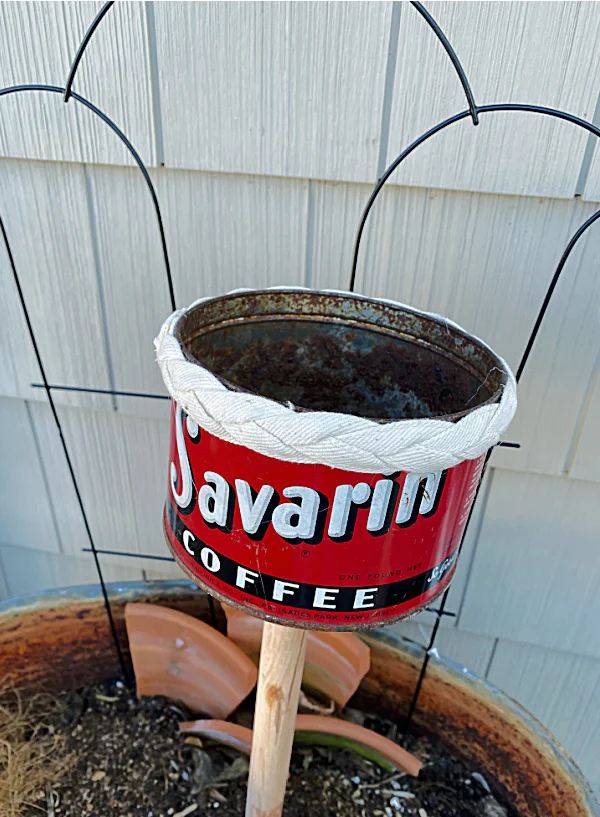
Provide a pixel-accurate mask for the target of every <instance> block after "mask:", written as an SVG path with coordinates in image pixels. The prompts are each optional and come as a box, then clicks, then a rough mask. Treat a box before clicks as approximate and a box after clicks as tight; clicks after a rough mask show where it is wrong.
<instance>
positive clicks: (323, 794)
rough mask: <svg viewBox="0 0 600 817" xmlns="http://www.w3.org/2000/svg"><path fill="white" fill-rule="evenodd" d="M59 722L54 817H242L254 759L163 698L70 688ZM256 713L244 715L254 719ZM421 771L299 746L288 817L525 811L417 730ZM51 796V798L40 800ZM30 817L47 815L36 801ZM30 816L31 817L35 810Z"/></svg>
mask: <svg viewBox="0 0 600 817" xmlns="http://www.w3.org/2000/svg"><path fill="white" fill-rule="evenodd" d="M60 711H61V714H60V715H59V716H57V717H56V723H55V724H53V728H54V729H56V730H57V731H58V732H60V733H62V734H64V735H65V737H66V749H67V751H68V752H69V753H70V754H71V757H72V765H71V766H70V771H69V772H68V773H67V775H66V776H65V777H63V778H62V779H61V780H60V781H57V782H55V783H52V784H50V785H49V787H48V788H47V790H46V792H40V795H39V796H40V803H39V805H40V807H41V808H42V811H43V812H44V813H47V814H49V815H50V814H52V815H53V817H85V815H86V814H89V815H94V817H188V815H190V816H191V815H194V817H204V815H215V817H241V815H243V814H244V804H245V800H246V792H247V770H248V759H247V758H246V757H245V756H243V755H240V754H239V753H237V752H235V751H233V750H229V749H225V748H223V747H218V746H215V745H210V744H208V743H206V742H204V743H202V742H201V741H200V740H198V739H197V738H189V737H188V738H187V741H186V739H185V738H184V737H183V736H182V735H180V733H179V731H178V723H179V721H181V720H184V719H185V720H187V719H189V714H188V713H186V712H184V711H182V710H180V709H179V708H178V707H176V706H174V705H172V704H169V702H168V701H166V700H165V699H163V698H147V699H143V700H141V701H138V700H137V699H136V698H135V697H134V696H133V695H132V694H131V693H130V692H128V691H127V690H126V689H125V688H124V686H123V685H122V684H121V683H120V682H112V683H108V684H102V685H99V686H96V687H93V688H91V689H88V690H84V691H82V692H81V693H76V694H70V695H65V696H63V698H62V699H61V707H60ZM348 715H349V716H350V719H351V720H355V721H357V722H360V723H361V724H364V725H365V726H367V727H368V728H371V729H375V730H376V731H378V732H381V733H382V734H385V735H387V736H388V737H391V738H395V736H396V734H397V727H396V726H395V724H393V723H392V722H391V721H385V720H382V719H380V718H376V717H374V716H370V715H368V714H364V713H362V712H358V711H356V710H348ZM250 718H251V714H250V713H249V712H247V713H243V712H242V713H240V716H239V720H240V722H244V723H245V724H246V725H247V723H248V720H249V719H250ZM405 746H406V748H407V749H408V750H409V751H411V752H413V753H414V754H416V755H417V756H418V757H419V758H420V759H421V760H422V761H423V763H424V765H423V768H422V770H421V773H420V775H419V777H418V778H413V777H410V776H408V775H403V774H397V775H390V774H389V773H388V772H385V771H384V770H382V769H381V768H379V767H378V766H375V765H374V764H372V763H370V762H368V761H366V760H364V759H363V758H361V757H358V756H357V755H355V754H353V753H352V752H350V751H348V750H345V749H338V748H329V747H327V748H326V747H319V746H298V747H295V748H294V752H293V756H292V763H291V773H290V779H289V782H288V787H287V794H286V801H285V808H284V817H307V816H308V817H398V816H399V815H402V816H404V815H407V816H408V815H414V817H518V816H517V815H515V814H514V813H513V812H511V811H510V810H508V809H506V808H505V807H503V806H502V805H501V804H500V803H499V801H498V800H497V799H496V797H495V796H494V795H493V794H491V793H490V792H489V791H488V786H487V782H486V780H485V777H484V776H483V775H481V774H478V773H477V771H476V770H474V769H471V768H469V767H467V766H466V765H465V764H464V763H463V762H461V761H460V760H458V759H457V758H456V757H453V756H452V755H451V754H450V753H449V752H448V751H447V750H446V749H445V748H444V747H443V746H441V745H440V744H438V743H435V742H432V741H431V740H429V739H427V738H424V737H419V738H417V737H411V738H409V740H408V743H407V744H405ZM41 801H43V802H41ZM30 814H31V817H33V815H34V814H35V815H39V814H40V811H39V809H38V808H36V809H34V808H32V809H31V811H30ZM27 817H29V815H27Z"/></svg>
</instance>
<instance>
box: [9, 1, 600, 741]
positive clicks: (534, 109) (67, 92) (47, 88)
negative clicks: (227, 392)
mask: <svg viewBox="0 0 600 817" xmlns="http://www.w3.org/2000/svg"><path fill="white" fill-rule="evenodd" d="M113 5H114V2H106V3H105V4H104V5H103V6H102V8H101V9H100V11H99V12H98V14H97V15H96V17H95V18H94V19H93V21H92V23H91V25H90V26H89V28H88V30H87V31H86V33H85V35H84V37H83V39H82V41H81V43H80V45H79V47H78V49H77V52H76V54H75V57H74V59H73V62H72V64H71V67H70V70H69V75H68V78H67V82H66V84H65V87H64V88H61V87H59V86H51V85H20V86H12V87H7V88H3V89H0V97H2V96H7V95H10V94H17V93H26V92H35V91H37V92H42V93H54V94H56V93H59V94H62V95H63V100H64V102H66V103H67V102H68V101H69V100H70V99H74V100H75V101H76V102H77V103H79V104H81V105H83V106H84V107H86V108H87V109H88V110H90V111H91V112H92V113H94V114H95V115H96V116H97V117H99V118H100V119H101V121H103V122H104V123H105V124H106V125H107V126H108V127H109V128H110V129H111V130H112V131H113V133H115V135H116V136H117V137H118V138H119V139H120V141H121V142H122V143H123V144H124V146H125V147H126V149H127V150H128V151H129V153H130V155H131V156H132V157H133V159H134V160H135V162H136V164H137V166H138V168H139V170H140V172H141V173H142V176H143V178H144V180H145V182H146V185H147V187H148V191H149V193H150V196H151V198H152V202H153V206H154V211H155V216H156V221H157V226H158V230H159V234H160V240H161V248H162V254H163V260H164V266H165V273H166V277H167V284H168V290H169V299H170V305H171V308H172V310H175V308H176V302H175V291H174V285H173V279H172V274H171V266H170V262H169V254H168V250H167V242H166V236H165V230H164V224H163V220H162V214H161V210H160V205H159V202H158V197H157V195H156V191H155V188H154V185H153V183H152V180H151V178H150V175H149V173H148V170H147V168H146V167H145V165H144V163H143V161H142V159H141V157H140V155H139V154H138V152H137V151H136V149H135V148H134V147H133V145H132V144H131V142H130V141H129V139H128V138H127V136H126V135H125V134H124V133H123V131H122V130H121V129H120V128H119V127H118V126H117V125H116V124H115V123H114V122H113V121H112V120H111V119H110V118H109V117H108V116H107V115H106V114H105V113H104V112H103V111H101V110H100V109H99V108H98V107H96V106H95V105H94V104H93V103H92V102H90V101H89V100H87V99H85V98H84V97H82V96H80V95H79V94H77V93H75V92H74V91H73V90H72V87H73V83H74V80H75V77H76V74H77V70H78V68H79V66H80V63H81V60H82V58H83V55H84V52H85V50H86V48H87V46H88V45H89V43H90V41H91V39H92V37H93V35H94V33H95V32H96V30H97V29H98V27H99V25H100V23H101V22H102V20H103V19H104V17H105V16H106V15H107V13H108V12H109V11H110V9H111V7H112V6H113ZM411 5H412V6H413V7H414V8H415V9H416V10H417V11H418V13H419V14H420V15H421V16H422V17H423V19H424V20H425V21H426V23H427V24H428V25H429V27H430V28H431V30H432V31H433V32H434V34H435V36H436V37H437V39H438V40H439V41H440V43H441V45H442V46H443V48H444V50H445V51H446V53H447V55H448V58H449V59H450V61H451V63H452V65H453V67H454V69H455V71H456V74H457V76H458V78H459V80H460V82H461V85H462V88H463V90H464V92H465V96H466V100H467V105H468V108H467V110H465V111H461V112H460V113H457V114H454V115H453V116H451V117H449V118H448V119H445V120H443V121H442V122H439V123H438V124H437V125H434V126H433V127H432V128H430V129H429V130H428V131H426V132H425V133H423V134H422V135H421V136H419V137H418V138H417V139H415V140H414V141H413V142H412V143H411V144H410V145H409V146H408V147H407V148H405V149H404V150H403V151H402V152H401V153H400V154H399V155H398V156H397V157H396V159H394V161H393V162H391V163H390V165H389V166H388V167H387V168H386V170H385V171H384V173H383V174H382V176H381V177H380V178H379V180H378V181H377V183H376V185H375V187H374V189H373V192H372V193H371V195H370V197H369V199H368V201H367V203H366V205H365V208H364V210H363V213H362V215H361V218H360V221H359V225H358V229H357V233H356V238H355V244H354V253H353V260H352V268H351V274H350V286H349V289H350V291H351V292H352V291H354V287H355V284H356V274H357V268H358V259H359V252H360V245H361V240H362V237H363V234H364V229H365V226H366V222H367V218H368V216H369V214H370V212H371V210H372V208H373V206H374V204H375V201H376V200H377V197H378V196H379V194H380V193H381V191H382V189H383V187H384V185H385V183H386V182H387V181H388V179H389V178H390V176H391V175H392V174H393V173H394V171H395V170H396V169H397V168H398V167H399V165H400V164H401V163H402V162H403V161H404V160H405V159H406V158H407V157H408V156H409V155H410V154H411V153H413V151H414V150H416V148H418V147H419V146H420V145H422V144H424V143H425V142H426V141H427V140H429V139H430V138H431V137H433V136H435V135H436V134H438V133H440V132H441V131H443V130H444V129H445V128H447V127H449V126H450V125H454V124H456V123H458V122H460V121H461V120H463V119H466V118H468V117H470V118H471V120H472V123H473V125H474V126H477V125H478V124H479V122H480V114H487V113H498V112H522V113H534V114H538V115H542V116H550V117H554V118H556V119H562V120H564V121H567V122H570V123H572V124H574V125H576V126H577V127H580V128H583V129H584V130H587V131H588V132H589V133H592V134H594V135H595V136H600V129H599V128H597V127H596V126H595V125H593V124H592V123H590V122H587V121H586V120H584V119H581V118H579V117H577V116H574V115H573V114H570V113H568V112H566V111H562V110H559V109H555V108H547V107H543V106H538V105H527V104H518V103H500V104H493V105H482V106H479V105H477V104H476V102H475V98H474V95H473V92H472V89H471V85H470V83H469V81H468V78H467V75H466V73H465V71H464V69H463V66H462V65H461V63H460V60H459V59H458V56H457V54H456V52H455V51H454V49H453V48H452V45H451V44H450V42H449V40H448V38H447V37H446V35H445V34H444V32H443V31H442V29H441V27H440V26H439V24H438V23H437V21H436V20H435V19H434V18H433V17H432V15H431V14H430V13H429V11H427V9H426V8H425V7H424V6H423V4H422V3H420V2H411ZM599 218H600V210H599V211H598V212H596V213H594V214H593V215H592V216H590V217H589V218H588V219H587V220H586V221H585V222H584V224H582V225H581V227H580V228H579V229H578V230H577V231H576V233H575V234H574V235H573V237H572V238H571V240H570V241H569V243H568V245H567V247H566V248H565V250H564V252H563V254H562V256H561V258H560V260H559V262H558V265H557V267H556V269H555V271H554V275H553V277H552V279H551V281H550V283H549V286H548V289H547V291H546V294H545V297H544V300H543V302H542V305H541V307H540V310H539V312H538V314H537V317H536V320H535V323H534V326H533V328H532V330H531V333H530V335H529V338H528V341H527V344H526V347H525V350H524V352H523V355H522V357H521V360H520V362H519V365H518V368H517V372H516V378H517V381H518V380H520V378H521V377H522V374H523V371H524V369H525V366H526V365H527V362H528V360H529V357H530V355H531V351H532V349H533V346H534V343H535V341H536V339H537V337H538V334H539V331H540V328H541V325H542V322H543V320H544V316H545V315H546V312H547V310H548V307H549V304H550V301H551V298H552V296H553V294H554V291H555V289H556V286H557V284H558V281H559V279H560V276H561V274H562V272H563V270H564V267H565V265H566V262H567V260H568V258H569V256H570V254H571V252H572V251H573V249H574V247H575V246H576V244H577V242H578V241H579V239H580V238H581V237H582V236H583V234H584V233H585V232H586V231H587V230H588V229H589V228H590V227H591V226H592V224H594V223H595V222H596V221H597V220H598V219H599ZM0 232H1V233H2V239H3V241H4V244H5V247H6V251H7V255H8V259H9V265H10V268H11V271H12V274H13V278H14V281H15V285H16V288H17V292H18V296H19V300H20V303H21V308H22V310H23V314H24V317H25V321H26V325H27V330H28V333H29V336H30V340H31V343H32V346H33V349H34V353H35V357H36V360H37V363H38V366H39V368H40V373H41V377H42V381H43V382H42V383H32V384H31V385H32V386H33V387H34V388H43V389H44V390H45V392H46V395H47V398H48V402H49V405H50V408H51V411H52V415H53V418H54V422H55V424H56V427H57V430H58V433H59V436H60V440H61V445H62V450H63V454H64V457H65V461H66V463H67V466H68V470H69V474H70V477H71V481H72V483H73V487H74V490H75V494H76V497H77V502H78V505H79V508H80V512H81V515H82V518H83V521H84V525H85V529H86V534H87V537H88V540H89V544H90V547H89V548H83V551H84V552H89V553H91V554H92V555H93V558H94V563H95V567H96V571H97V573H98V579H99V582H100V586H101V588H102V594H103V598H104V604H105V607H106V613H107V617H108V621H109V625H110V631H111V635H112V638H113V641H114V645H115V650H116V653H117V656H118V660H119V663H120V666H121V671H122V673H123V675H124V677H125V679H126V680H127V681H128V682H130V681H131V679H130V677H129V670H128V667H127V665H126V662H125V660H124V656H123V652H122V650H121V646H120V643H119V638H118V634H117V630H116V627H115V622H114V617H113V615H112V610H111V605H110V598H109V595H108V592H107V589H106V584H105V581H104V577H103V573H102V568H101V564H100V560H99V555H100V554H106V555H116V556H121V557H129V558H138V559H139V558H144V559H151V560H156V561H173V559H172V558H171V557H170V556H156V555H154V554H139V553H129V552H122V551H113V550H102V549H98V548H96V546H95V543H94V538H93V535H92V531H91V529H90V526H89V522H88V518H87V513H86V510H85V506H84V503H83V499H82V494H81V490H80V487H79V484H78V481H77V476H76V473H75V470H74V468H73V464H72V458H71V455H70V452H69V448H68V445H67V442H66V440H65V437H64V434H63V430H62V426H61V423H60V418H59V416H58V412H57V409H56V405H55V402H54V399H53V396H52V392H53V391H73V392H85V393H94V394H106V395H113V396H115V395H116V396H124V397H135V398H143V399H154V400H168V399H169V398H168V396H167V395H162V394H152V393H145V392H137V391H127V390H123V391H119V390H113V389H97V388H91V387H82V386H74V385H68V384H67V385H58V384H50V383H49V382H48V379H47V376H46V371H45V368H44V365H43V362H42V357H41V353H40V350H39V346H38V343H37V340H36V336H35V332H34V329H33V325H32V323H31V319H30V315H29V311H28V308H27V304H26V301H25V297H24V294H23V290H22V287H21V283H20V278H19V275H18V272H17V269H16V265H15V261H14V255H13V253H12V250H11V246H10V243H9V239H8V236H7V233H6V229H5V226H4V223H3V221H2V219H1V218H0ZM499 445H501V446H505V447H510V448H518V447H519V444H518V443H511V442H500V443H499ZM490 456H491V451H490V452H488V455H487V457H486V460H485V464H484V468H483V471H482V475H481V479H480V482H479V485H478V488H477V493H476V496H475V502H476V499H477V495H478V493H479V490H480V488H481V484H482V480H483V477H484V474H485V471H486V468H487V465H488V462H489V458H490ZM475 502H474V503H473V506H472V507H471V512H470V514H469V517H468V520H467V524H466V526H465V529H464V532H463V537H462V540H461V543H460V546H459V550H460V548H462V545H463V542H464V540H465V536H466V534H467V531H468V529H469V525H470V522H471V519H472V515H473V510H474V507H475ZM448 594H449V589H447V590H446V591H445V592H444V594H443V596H442V599H441V602H440V605H439V607H438V608H427V609H428V611H429V612H431V613H433V614H434V615H435V623H434V626H433V629H432V633H431V637H430V639H429V643H428V646H427V648H426V650H425V655H424V659H423V662H422V665H421V668H420V672H419V676H418V680H417V684H416V686H415V690H414V693H413V696H412V699H411V702H410V707H409V711H408V715H407V721H406V729H407V731H408V730H409V729H410V727H411V724H412V719H413V716H414V713H415V710H416V707H417V704H418V699H419V694H420V691H421V688H422V684H423V681H424V678H425V675H426V671H427V666H428V663H429V659H430V656H431V654H432V651H433V649H434V646H435V641H436V637H437V634H438V630H439V626H440V622H441V620H442V618H443V617H444V616H455V615H456V614H455V613H451V612H448V611H446V609H445V607H446V603H447V600H448ZM209 602H210V604H211V608H210V609H211V616H212V619H213V624H215V622H216V617H215V610H214V604H213V600H212V598H211V597H210V596H209Z"/></svg>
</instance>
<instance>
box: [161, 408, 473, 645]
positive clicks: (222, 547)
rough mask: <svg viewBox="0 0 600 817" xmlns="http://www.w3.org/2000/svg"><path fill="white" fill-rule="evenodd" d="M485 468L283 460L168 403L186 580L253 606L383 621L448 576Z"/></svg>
mask: <svg viewBox="0 0 600 817" xmlns="http://www.w3.org/2000/svg"><path fill="white" fill-rule="evenodd" d="M482 466H483V457H481V458H480V459H478V460H473V461H466V462H463V463H461V464H460V465H458V466H456V467H454V468H451V469H448V470H447V471H445V472H440V473H435V474H434V473H432V474H423V475H418V474H405V473H398V474H393V475H387V476H384V475H377V474H359V473H352V472H348V471H341V470H338V469H334V468H327V467H324V466H322V465H305V464H297V463H287V462H280V461H278V460H275V459H272V458H270V457H265V456H263V455H261V454H258V453H256V452H254V451H251V450H249V449H247V448H245V447H242V446H238V445H233V444H231V443H228V442H224V441H223V440H220V439H218V438H216V437H214V436H212V435H211V434H209V433H208V432H206V431H204V430H202V429H200V428H198V426H197V425H196V423H194V422H193V421H190V420H189V419H188V418H186V416H185V414H184V412H183V411H182V410H181V409H180V408H178V407H177V406H175V405H174V407H173V415H172V435H171V456H170V480H169V495H168V499H167V503H166V507H165V518H164V526H165V533H166V536H167V540H168V543H169V544H170V547H171V550H172V551H173V553H174V555H175V557H176V559H177V560H178V562H179V564H180V565H181V566H182V567H183V568H184V570H185V571H186V572H187V573H188V575H189V576H190V577H191V578H192V579H194V581H196V582H197V583H198V584H199V585H200V586H201V587H204V588H205V589H207V590H208V591H210V592H211V593H212V594H213V595H215V596H217V597H218V598H220V599H222V600H225V601H227V602H229V603H230V604H233V605H236V606H238V607H241V608H244V609H246V610H248V612H251V613H253V614H254V615H259V616H262V617H265V618H269V619H271V620H274V621H278V622H280V623H284V624H294V625H295V626H300V627H308V628H314V627H319V628H323V629H329V630H333V629H346V630H352V629H364V628H369V627H380V626H382V625H384V624H388V623H390V622H391V621H395V620H397V619H400V618H403V617H405V616H407V615H410V614H412V613H414V612H415V611H416V610H418V609H420V608H422V607H423V606H425V605H427V604H429V603H430V602H431V601H432V600H433V599H434V598H435V597H436V596H438V595H439V594H440V593H441V592H442V591H443V590H444V589H445V588H446V587H447V586H448V584H449V582H450V580H451V578H452V575H453V573H454V569H455V566H456V558H457V555H458V547H459V544H460V540H461V536H462V532H463V530H464V527H465V524H466V521H467V517H468V514H469V510H470V507H471V504H472V501H473V497H474V494H475V490H476V487H477V484H478V481H479V477H480V473H481V469H482Z"/></svg>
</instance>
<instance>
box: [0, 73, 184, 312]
mask: <svg viewBox="0 0 600 817" xmlns="http://www.w3.org/2000/svg"><path fill="white" fill-rule="evenodd" d="M31 91H41V92H44V93H51V94H64V93H65V89H64V88H61V87H60V86H59V85H13V86H10V87H8V88H1V89H0V97H3V96H8V95H9V94H19V93H28V92H31ZM71 97H72V98H73V99H74V100H75V101H76V102H79V103H80V104H81V105H83V106H84V107H86V108H87V109H88V110H90V111H92V113H94V114H95V115H96V116H97V117H99V118H100V119H101V120H102V121H103V122H104V124H105V125H108V127H109V128H110V129H111V130H112V132H113V133H114V134H116V136H118V137H119V139H120V140H121V142H122V143H123V144H124V145H125V147H126V148H127V150H128V151H129V153H130V154H131V156H133V158H134V160H135V163H136V164H137V166H138V168H139V169H140V172H141V174H142V176H143V177H144V181H145V182H146V185H147V187H148V192H149V193H150V197H151V198H152V204H153V206H154V213H155V215H156V221H157V224H158V231H159V233H160V243H161V247H162V254H163V260H164V264H165V273H166V276H167V284H168V287H169V298H170V300H171V309H172V310H173V312H174V311H175V309H176V306H175V290H174V287H173V277H172V275H171V264H170V261H169V252H168V250H167V239H166V236H165V228H164V224H163V219H162V214H161V211H160V205H159V203H158V197H157V195H156V190H155V189H154V185H153V184H152V179H151V178H150V175H149V173H148V170H147V169H146V165H145V164H144V162H143V161H142V158H141V156H140V154H139V153H138V152H137V150H136V149H135V148H134V146H133V145H132V144H131V142H130V141H129V139H128V138H127V137H126V136H125V134H124V133H123V131H122V130H121V129H120V128H119V126H118V125H116V124H115V123H114V122H113V121H112V119H110V117H108V116H107V115H106V114H105V113H104V111H101V110H100V108H97V107H96V106H95V105H94V104H93V102H90V101H89V100H88V99H86V98H85V97H83V96H80V94H76V93H75V91H72V92H71Z"/></svg>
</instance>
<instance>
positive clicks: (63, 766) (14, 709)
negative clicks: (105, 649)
mask: <svg viewBox="0 0 600 817" xmlns="http://www.w3.org/2000/svg"><path fill="white" fill-rule="evenodd" d="M57 705H58V704H57V702H56V701H52V699H51V698H49V697H47V696H43V695H35V696H27V698H26V699H25V700H24V699H23V698H22V697H21V695H20V694H19V692H18V691H17V690H16V689H15V688H14V686H13V685H12V684H11V683H10V680H8V679H4V680H0V817H24V815H28V814H31V813H32V811H31V809H33V810H35V811H38V810H39V811H40V813H43V814H46V813H47V807H46V793H47V791H49V787H50V784H52V783H55V782H56V781H57V780H58V779H59V778H60V777H61V776H62V775H63V774H64V772H65V771H66V770H67V768H68V766H69V759H68V757H67V755H66V752H65V746H64V739H63V738H62V737H59V736H58V735H56V734H55V731H54V728H53V727H52V726H51V721H52V717H51V715H52V710H53V709H55V708H56V706H57ZM55 717H56V716H55Z"/></svg>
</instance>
